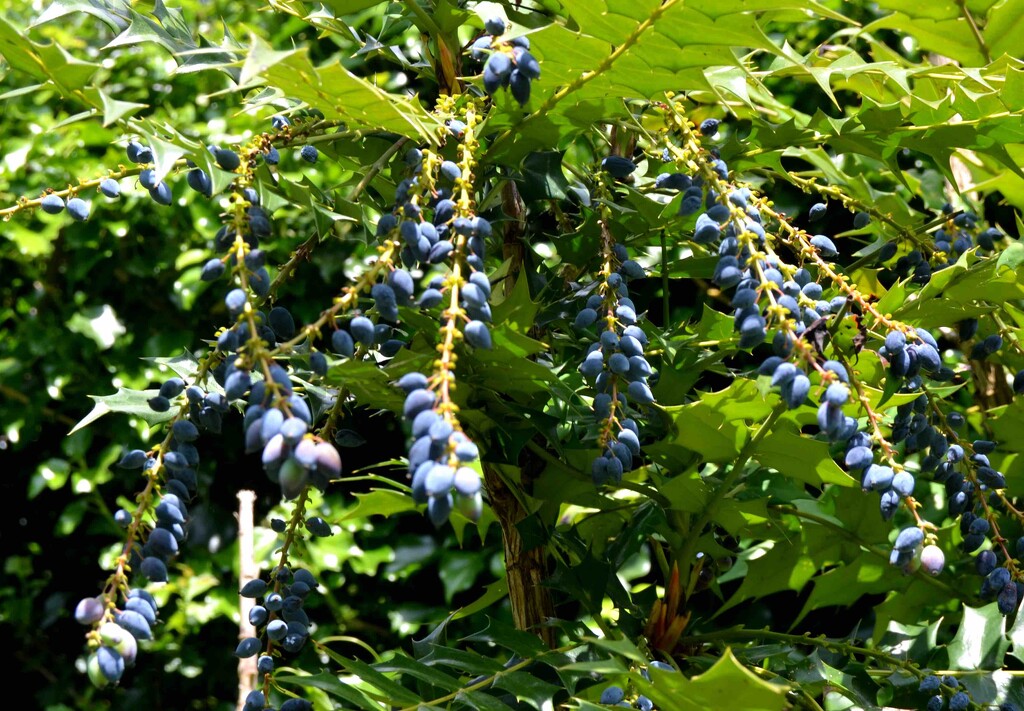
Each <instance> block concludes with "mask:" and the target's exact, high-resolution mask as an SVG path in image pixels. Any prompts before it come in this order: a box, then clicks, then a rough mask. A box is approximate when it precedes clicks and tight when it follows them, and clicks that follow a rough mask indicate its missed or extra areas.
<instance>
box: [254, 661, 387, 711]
mask: <svg viewBox="0 0 1024 711" xmlns="http://www.w3.org/2000/svg"><path fill="white" fill-rule="evenodd" d="M274 681H275V682H278V683H281V684H284V685H285V686H288V685H294V686H295V687H296V690H297V691H298V692H299V693H300V694H301V693H302V689H304V688H307V687H313V688H316V689H320V690H321V691H326V692H327V693H328V694H329V695H331V696H334V697H337V698H339V699H341V700H343V701H345V702H347V703H349V704H352V705H354V706H357V707H359V708H361V709H365V710H366V711H380V705H379V704H376V703H374V702H373V701H372V700H371V699H369V698H367V697H366V696H365V695H364V694H363V693H362V692H360V691H359V690H358V689H357V688H355V687H354V686H352V685H351V684H346V683H345V682H343V681H341V679H339V678H338V677H337V676H335V675H334V674H331V673H330V672H327V671H321V672H320V673H319V674H311V675H308V676H307V675H301V676H300V675H294V674H282V673H281V672H277V673H275V674H274Z"/></svg>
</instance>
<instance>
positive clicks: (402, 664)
mask: <svg viewBox="0 0 1024 711" xmlns="http://www.w3.org/2000/svg"><path fill="white" fill-rule="evenodd" d="M373 666H374V668H375V669H377V671H381V672H402V673H403V674H408V675H409V676H412V677H415V678H417V679H419V680H421V681H425V682H427V683H428V684H431V685H433V686H436V687H437V688H439V689H443V690H444V691H446V692H450V691H455V690H456V689H458V688H460V687H461V686H462V683H461V682H460V681H459V680H458V679H457V678H455V677H454V676H451V675H450V674H445V673H444V672H443V671H440V670H439V669H434V668H433V667H429V666H427V665H426V664H424V663H423V662H420V661H417V660H415V659H413V658H412V657H407V656H406V655H404V654H401V653H398V654H395V655H394V656H393V657H392V658H391V659H388V660H387V661H384V662H379V663H377V664H374V665H373Z"/></svg>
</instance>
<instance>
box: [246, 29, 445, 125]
mask: <svg viewBox="0 0 1024 711" xmlns="http://www.w3.org/2000/svg"><path fill="white" fill-rule="evenodd" d="M239 81H240V83H241V84H243V85H253V84H256V83H266V84H269V85H270V86H272V87H275V88H276V89H279V90H280V91H281V92H282V93H284V94H285V95H286V96H289V97H291V98H294V99H298V100H300V101H304V102H306V103H307V104H308V105H309V106H315V107H316V108H317V109H319V110H320V111H322V112H323V113H324V116H325V118H327V119H329V120H342V121H345V122H346V124H348V127H349V128H368V129H371V130H374V131H391V132H392V133H397V134H398V135H400V136H408V137H410V138H416V139H418V140H420V141H423V142H425V143H431V144H433V143H437V140H438V136H439V132H440V130H441V124H440V123H439V122H438V121H437V119H435V118H434V117H433V116H432V115H431V114H428V113H427V112H426V111H425V110H424V109H423V106H422V105H421V104H420V102H419V101H413V100H411V99H409V98H406V97H404V96H399V95H397V94H390V93H388V92H386V91H384V90H383V89H380V88H379V87H376V86H374V85H373V84H371V83H369V82H367V81H366V80H365V79H362V78H360V77H358V76H356V75H355V74H353V73H352V72H350V71H349V70H348V69H346V68H345V67H344V66H342V65H341V64H340V63H332V64H328V65H324V66H320V67H314V66H313V64H312V63H311V62H310V60H309V56H308V52H307V51H306V50H305V49H297V50H290V51H284V52H279V51H275V50H274V49H272V48H271V47H270V45H268V44H267V43H266V42H264V41H263V40H262V39H260V38H259V37H257V36H256V35H253V36H252V39H251V45H250V47H249V49H248V53H247V55H246V60H245V64H244V65H243V67H242V73H241V77H240V79H239ZM327 87H330V90H329V91H328V90H327Z"/></svg>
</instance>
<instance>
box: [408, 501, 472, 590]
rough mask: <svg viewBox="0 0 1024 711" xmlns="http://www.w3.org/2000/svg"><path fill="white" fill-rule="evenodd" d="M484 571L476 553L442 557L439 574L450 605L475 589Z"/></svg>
mask: <svg viewBox="0 0 1024 711" xmlns="http://www.w3.org/2000/svg"><path fill="white" fill-rule="evenodd" d="M407 498H408V497H407ZM483 569H484V559H483V557H482V556H481V555H480V554H479V553H476V552H469V551H450V552H448V553H445V554H444V555H443V556H441V562H440V564H439V565H438V571H437V574H438V577H440V578H441V583H442V584H443V585H444V598H445V600H446V601H447V602H448V604H449V605H451V603H452V598H453V597H454V596H455V595H456V594H457V593H460V592H462V591H464V590H469V589H470V588H472V587H473V583H474V582H476V578H477V576H478V575H479V574H480V572H481V571H482V570H483Z"/></svg>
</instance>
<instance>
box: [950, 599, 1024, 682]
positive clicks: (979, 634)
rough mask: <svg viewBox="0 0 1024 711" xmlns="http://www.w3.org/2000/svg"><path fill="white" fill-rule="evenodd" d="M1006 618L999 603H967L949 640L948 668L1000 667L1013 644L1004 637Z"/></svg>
mask: <svg viewBox="0 0 1024 711" xmlns="http://www.w3.org/2000/svg"><path fill="white" fill-rule="evenodd" d="M1005 631H1006V617H1005V616H1004V615H1002V614H1001V613H1000V612H999V608H998V607H997V605H996V603H994V602H993V603H989V604H988V605H985V606H984V607H971V606H970V605H964V615H963V619H962V620H961V621H960V628H959V629H958V630H957V631H956V636H954V637H953V641H951V642H950V643H949V646H948V647H947V651H948V652H949V668H950V669H963V670H964V671H968V670H970V671H973V670H976V669H998V668H1000V667H1001V666H1002V665H1003V655H1004V654H1006V650H1007V648H1008V647H1009V645H1010V641H1009V640H1008V639H1007V638H1006V636H1005Z"/></svg>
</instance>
